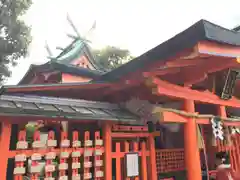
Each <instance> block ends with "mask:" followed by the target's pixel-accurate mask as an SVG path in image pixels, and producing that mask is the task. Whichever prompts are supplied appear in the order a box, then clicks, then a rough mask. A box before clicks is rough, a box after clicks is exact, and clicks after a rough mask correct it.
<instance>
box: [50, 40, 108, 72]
mask: <svg viewBox="0 0 240 180" xmlns="http://www.w3.org/2000/svg"><path fill="white" fill-rule="evenodd" d="M82 55H85V56H86V57H87V58H88V60H89V62H90V63H91V65H92V66H93V67H94V69H96V70H98V71H105V69H104V68H103V67H102V66H101V64H99V63H98V62H97V60H96V59H95V57H94V55H93V54H92V52H91V48H90V46H89V45H88V44H87V43H86V42H85V41H84V40H82V39H80V38H76V39H75V40H74V41H73V42H72V43H71V44H70V45H69V46H68V47H67V48H65V49H64V50H63V51H62V52H61V53H60V54H59V55H58V56H57V57H56V58H53V60H54V61H57V62H60V63H62V64H67V65H68V64H71V62H72V61H73V60H75V59H77V58H78V57H80V56H82Z"/></svg>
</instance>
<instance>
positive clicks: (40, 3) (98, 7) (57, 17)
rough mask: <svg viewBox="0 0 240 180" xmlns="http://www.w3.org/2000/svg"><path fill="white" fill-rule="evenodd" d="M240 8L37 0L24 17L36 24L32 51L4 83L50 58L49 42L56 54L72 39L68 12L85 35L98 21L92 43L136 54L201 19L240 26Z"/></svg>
mask: <svg viewBox="0 0 240 180" xmlns="http://www.w3.org/2000/svg"><path fill="white" fill-rule="evenodd" d="M239 7H240V1H239V0H227V1H219V0H195V1H194V0H181V1H180V0H168V1H161V0H33V5H32V6H31V8H30V9H29V10H28V12H27V13H26V15H25V16H24V17H23V19H24V20H25V22H26V23H27V24H28V25H29V26H31V27H32V32H31V34H32V37H33V41H32V43H31V45H30V47H29V55H28V56H27V57H26V58H23V59H20V60H19V63H18V65H17V66H16V67H14V68H12V76H11V77H10V78H9V79H8V81H7V83H6V84H11V85H14V84H17V83H18V82H19V80H20V79H21V78H22V77H23V76H24V74H25V73H26V71H27V70H28V68H29V66H30V65H31V64H43V63H46V62H47V61H48V59H47V58H46V57H47V56H48V54H47V52H46V50H45V48H44V46H45V42H46V41H47V42H48V44H49V46H50V48H51V50H52V52H53V54H54V55H57V54H58V53H59V50H56V47H57V46H59V47H66V46H67V45H68V44H69V43H70V39H69V38H68V37H67V35H66V34H74V33H73V31H72V29H71V27H70V25H69V24H68V22H67V18H66V17H67V13H68V14H69V15H70V17H71V19H72V20H73V22H74V24H75V26H76V27H77V29H78V31H79V32H80V34H81V35H83V36H84V35H86V34H87V32H88V30H89V29H90V28H91V26H92V24H93V22H94V21H95V20H96V29H95V30H94V32H93V33H91V34H89V35H88V36H87V37H88V38H89V39H90V40H91V41H92V46H93V48H101V47H104V46H106V45H113V46H118V47H120V48H127V49H129V50H130V52H131V53H132V54H133V55H134V56H138V55H141V54H142V53H144V52H146V51H147V50H149V49H151V48H153V47H155V46H157V45H158V44H161V43H162V42H163V41H165V40H167V39H169V38H171V37H172V36H174V35H176V34H178V33H179V32H181V31H183V30H185V29H186V28H188V27H189V26H191V25H192V24H194V23H195V22H197V21H198V20H200V19H206V20H208V21H211V22H213V23H216V24H218V25H221V26H224V27H226V28H233V27H235V26H236V25H240V10H239Z"/></svg>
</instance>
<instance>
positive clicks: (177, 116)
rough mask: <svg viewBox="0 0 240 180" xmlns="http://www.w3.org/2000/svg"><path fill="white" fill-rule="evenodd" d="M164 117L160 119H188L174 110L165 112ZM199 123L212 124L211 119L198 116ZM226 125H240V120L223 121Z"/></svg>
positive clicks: (171, 120) (182, 121)
mask: <svg viewBox="0 0 240 180" xmlns="http://www.w3.org/2000/svg"><path fill="white" fill-rule="evenodd" d="M162 117H163V119H160V122H161V123H186V122H187V121H188V120H187V119H186V117H185V116H182V115H180V114H177V113H174V112H167V111H165V112H163V116H162ZM196 122H197V124H205V125H207V124H211V119H209V118H196ZM223 123H224V125H226V126H240V121H223Z"/></svg>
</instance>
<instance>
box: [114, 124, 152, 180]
mask: <svg viewBox="0 0 240 180" xmlns="http://www.w3.org/2000/svg"><path fill="white" fill-rule="evenodd" d="M112 130H113V133H112V155H111V156H112V167H113V168H112V176H113V179H116V180H123V179H125V180H130V179H131V180H132V179H134V180H139V179H141V180H156V159H155V145H154V137H153V136H152V134H151V133H149V132H148V128H147V127H145V126H122V125H115V126H113V128H112ZM128 153H137V154H138V162H139V164H138V166H139V168H138V169H139V175H138V176H134V177H127V163H126V155H127V154H128Z"/></svg>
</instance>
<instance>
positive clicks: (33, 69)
mask: <svg viewBox="0 0 240 180" xmlns="http://www.w3.org/2000/svg"><path fill="white" fill-rule="evenodd" d="M52 71H59V72H61V73H67V74H71V75H75V76H82V77H89V78H91V79H93V78H97V77H99V76H101V74H103V72H101V71H97V70H90V69H86V68H82V67H77V66H73V65H71V64H62V63H60V62H56V61H49V62H47V63H45V64H42V65H31V66H30V68H29V69H28V71H27V73H26V74H25V76H24V77H23V78H22V80H21V81H20V82H19V84H28V83H29V81H31V79H33V77H34V76H35V75H36V73H38V72H41V73H44V72H52Z"/></svg>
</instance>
